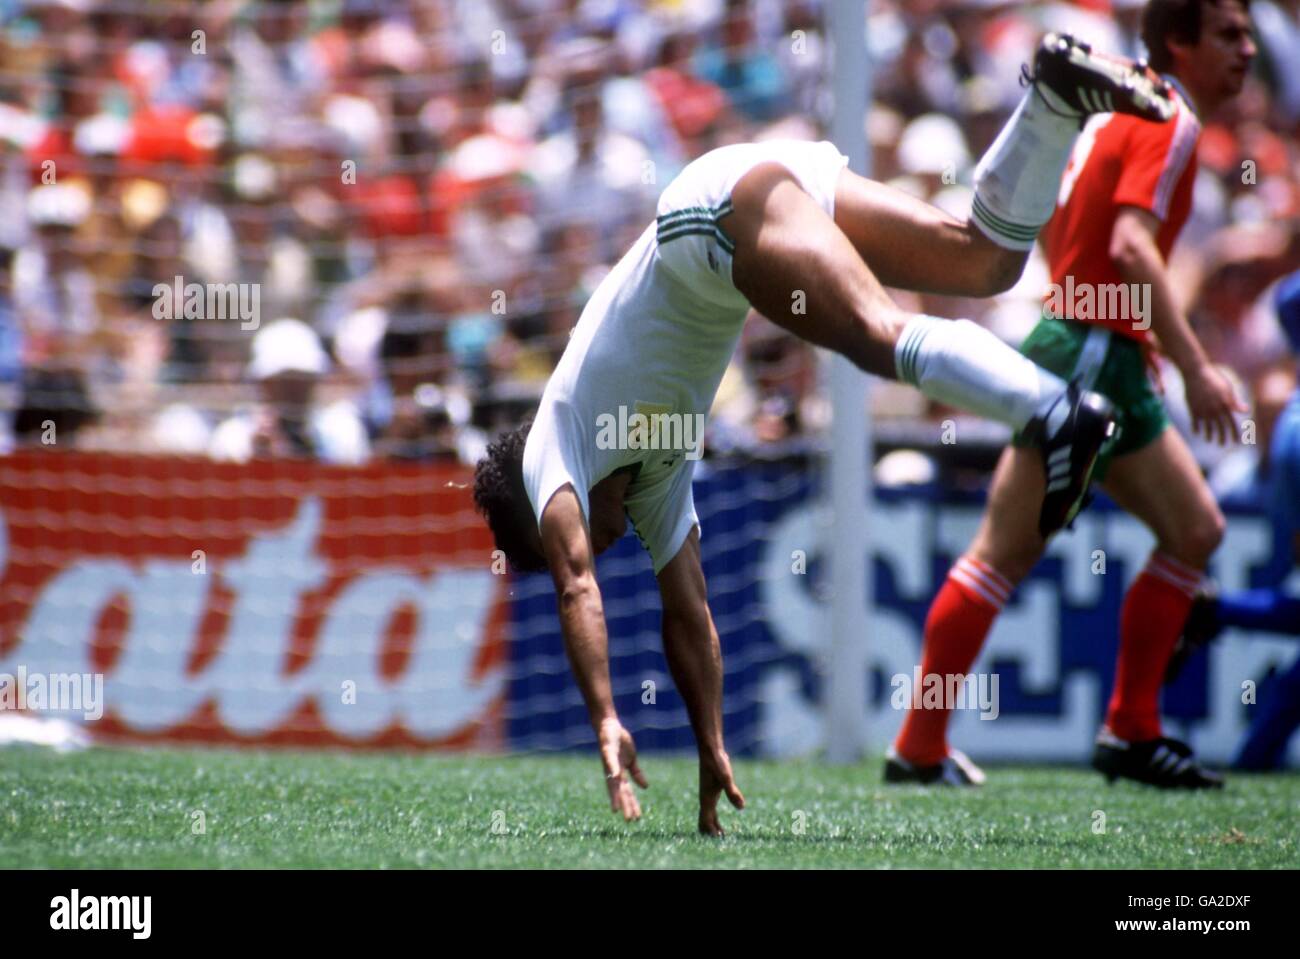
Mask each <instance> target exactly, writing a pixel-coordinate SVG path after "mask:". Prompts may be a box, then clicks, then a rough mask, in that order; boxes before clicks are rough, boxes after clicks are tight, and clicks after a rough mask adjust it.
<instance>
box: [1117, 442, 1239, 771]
mask: <svg viewBox="0 0 1300 959" xmlns="http://www.w3.org/2000/svg"><path fill="white" fill-rule="evenodd" d="M1103 488H1104V489H1105V490H1106V491H1107V492H1108V493H1109V494H1110V495H1111V497H1112V498H1113V499H1114V500H1115V502H1116V503H1118V504H1119V505H1120V506H1121V507H1123V508H1124V509H1125V510H1127V511H1128V512H1130V513H1132V514H1133V515H1134V516H1136V517H1137V518H1138V519H1140V520H1142V522H1143V523H1145V524H1146V525H1147V526H1148V527H1149V528H1150V529H1151V531H1152V532H1153V533H1154V534H1155V536H1156V546H1155V549H1154V550H1153V552H1152V553H1151V557H1150V559H1149V560H1148V562H1147V565H1146V567H1145V568H1144V569H1143V570H1142V572H1141V573H1140V574H1139V575H1138V577H1137V578H1136V579H1135V580H1134V581H1133V584H1132V585H1131V586H1130V587H1129V590H1128V592H1127V593H1126V594H1125V597H1124V604H1123V606H1122V607H1121V610H1120V643H1119V660H1118V663H1117V664H1116V670H1115V687H1114V690H1113V692H1112V695H1111V700H1110V705H1109V707H1108V709H1107V712H1106V723H1105V727H1104V728H1103V730H1102V733H1101V735H1100V736H1099V737H1098V748H1097V752H1096V754H1095V756H1094V765H1096V766H1097V767H1098V768H1099V769H1101V770H1102V771H1103V772H1105V773H1106V774H1107V775H1108V776H1110V777H1111V778H1114V777H1115V776H1126V777H1129V778H1135V779H1140V780H1142V781H1144V782H1150V783H1152V784H1154V785H1163V786H1190V787H1201V786H1216V785H1221V784H1222V781H1221V780H1219V779H1218V778H1217V777H1215V776H1214V775H1213V774H1210V773H1206V772H1204V771H1203V770H1201V769H1200V768H1199V767H1198V766H1197V764H1196V762H1195V760H1194V759H1193V758H1192V756H1191V751H1190V750H1189V749H1187V747H1186V746H1185V745H1183V744H1181V743H1177V742H1175V741H1173V740H1169V739H1167V738H1165V737H1163V736H1162V735H1161V728H1160V710H1159V693H1160V686H1161V684H1162V682H1163V679H1164V675H1165V667H1166V665H1167V664H1168V661H1169V657H1170V654H1171V653H1172V651H1173V648H1174V643H1175V642H1176V641H1177V639H1178V636H1179V634H1180V633H1181V632H1182V629H1183V624H1184V622H1185V621H1186V619H1187V614H1188V611H1189V609H1190V608H1191V605H1192V598H1193V597H1194V596H1195V594H1196V590H1197V586H1198V585H1199V584H1200V581H1201V578H1202V577H1203V575H1204V573H1205V568H1206V565H1207V564H1208V563H1209V560H1210V556H1211V555H1212V554H1213V553H1214V550H1215V549H1216V548H1217V547H1218V545H1219V542H1220V540H1222V538H1223V529H1224V519H1223V514H1222V513H1221V512H1220V510H1219V507H1218V504H1217V503H1216V502H1215V501H1214V495H1213V494H1212V493H1211V492H1210V488H1209V486H1208V485H1207V484H1206V482H1205V479H1204V478H1203V477H1202V475H1201V471H1200V468H1199V467H1198V466H1197V465H1196V460H1195V459H1194V458H1193V456H1192V453H1191V451H1190V450H1189V449H1188V448H1187V444H1186V443H1185V442H1184V441H1183V439H1182V437H1181V436H1179V435H1178V433H1177V432H1176V431H1175V430H1173V429H1168V428H1166V429H1165V430H1164V431H1163V432H1161V433H1160V435H1159V436H1158V437H1157V438H1156V439H1155V440H1154V441H1152V442H1150V443H1148V444H1146V445H1145V446H1143V447H1142V448H1141V449H1139V450H1137V451H1135V452H1132V453H1128V454H1126V455H1122V456H1117V457H1116V458H1115V459H1114V461H1113V462H1112V464H1111V467H1110V471H1109V472H1108V474H1107V476H1106V479H1105V481H1104V483H1103Z"/></svg>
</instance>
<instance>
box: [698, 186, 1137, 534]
mask: <svg viewBox="0 0 1300 959" xmlns="http://www.w3.org/2000/svg"><path fill="white" fill-rule="evenodd" d="M730 199H731V209H732V212H730V213H729V214H727V215H726V216H724V217H722V218H721V219H720V220H718V226H719V227H720V228H721V229H722V230H724V231H725V232H726V233H727V234H728V235H729V236H730V239H731V241H732V243H733V244H734V252H733V254H732V277H731V278H732V282H733V283H734V284H735V286H736V289H738V290H739V291H740V292H741V293H743V294H744V295H745V297H746V298H747V299H748V300H749V302H750V303H751V304H752V305H753V306H754V308H755V309H757V310H758V311H759V312H760V313H762V314H763V315H765V316H767V317H768V318H769V319H770V320H772V321H773V322H775V323H778V324H780V325H782V326H784V327H785V328H786V329H788V330H790V331H791V332H793V333H795V334H796V335H797V336H800V337H802V338H803V339H805V340H808V341H809V342H811V343H814V344H816V345H818V346H824V347H827V348H829V349H833V350H835V351H837V352H839V353H842V354H843V355H844V356H846V357H848V358H849V359H850V360H852V361H853V362H854V363H856V364H857V365H858V366H860V367H861V368H862V369H864V370H866V371H868V372H871V373H875V374H877V375H879V376H883V377H886V378H889V379H894V378H897V379H900V380H902V381H903V382H906V383H909V384H911V385H913V386H915V387H917V388H918V389H920V390H921V391H922V392H923V393H925V394H926V395H927V396H929V397H931V398H933V399H936V400H938V401H940V402H942V403H946V404H948V405H951V406H956V407H959V408H962V409H966V410H970V411H972V412H975V413H979V414H980V415H982V416H987V417H989V418H990V419H994V420H998V421H999V422H1002V423H1006V424H1008V425H1010V426H1011V427H1013V428H1014V429H1016V430H1020V431H1024V432H1025V433H1026V434H1027V435H1029V436H1031V437H1033V438H1034V439H1035V442H1036V444H1037V445H1038V447H1039V454H1040V457H1041V458H1042V460H1043V463H1044V466H1043V467H1042V468H1045V469H1046V470H1047V471H1048V472H1050V473H1051V474H1052V482H1051V483H1049V485H1048V486H1047V488H1046V489H1047V492H1046V493H1045V494H1044V496H1043V499H1042V504H1043V505H1042V509H1041V510H1040V515H1039V522H1040V524H1041V528H1042V529H1044V530H1045V531H1046V532H1051V531H1055V530H1056V529H1059V528H1060V527H1061V526H1063V525H1064V524H1065V523H1067V522H1068V521H1069V520H1070V519H1072V518H1073V515H1074V512H1075V511H1076V510H1077V509H1078V507H1079V504H1080V501H1081V500H1082V497H1083V495H1084V492H1085V491H1086V489H1087V484H1088V480H1089V478H1090V477H1091V474H1092V465H1093V463H1094V461H1095V459H1096V454H1097V451H1098V449H1099V448H1100V447H1101V444H1102V443H1103V442H1104V440H1105V439H1106V438H1107V437H1108V436H1109V435H1110V433H1111V431H1112V429H1113V422H1112V420H1111V409H1110V405H1109V403H1108V402H1107V401H1106V400H1104V399H1103V398H1102V397H1100V396H1097V395H1096V394H1092V393H1084V392H1080V391H1079V390H1078V389H1076V388H1075V387H1073V386H1069V387H1067V385H1066V383H1065V382H1064V381H1063V380H1062V379H1061V378H1060V377H1058V376H1056V375H1055V374H1053V373H1049V372H1047V371H1046V370H1043V369H1041V368H1040V367H1038V366H1037V365H1035V364H1034V363H1033V362H1032V361H1030V360H1028V359H1027V358H1025V357H1024V356H1022V355H1021V354H1020V353H1018V352H1016V351H1015V350H1013V349H1012V348H1011V347H1009V346H1007V345H1006V344H1005V343H1003V342H1002V341H1001V340H999V339H998V338H997V337H996V336H994V335H993V334H992V333H990V332H989V331H987V330H985V329H983V328H981V327H979V326H977V325H976V324H974V323H971V322H970V321H968V320H958V321H949V320H940V319H936V318H935V317H929V316H919V315H915V314H910V313H907V312H906V311H904V310H902V309H900V308H899V307H898V306H897V304H895V303H894V302H893V300H891V299H890V298H889V295H888V294H887V293H886V292H885V290H884V288H883V287H882V286H881V284H880V281H879V280H878V279H877V278H876V277H875V276H874V274H873V273H872V271H871V270H870V269H869V268H868V266H867V264H866V263H864V262H863V260H862V258H861V257H860V256H859V255H858V253H857V250H856V249H855V248H854V246H853V244H852V243H851V242H850V241H849V239H848V237H846V236H845V235H844V233H843V231H841V230H840V229H839V227H838V226H836V224H835V222H834V221H833V220H832V219H831V218H830V217H829V216H828V215H827V214H826V212H825V211H824V210H823V209H822V208H821V207H820V206H819V205H818V204H817V203H816V202H815V201H814V200H813V199H812V197H810V196H809V195H808V194H807V193H805V192H804V191H803V190H802V189H801V188H800V187H799V185H798V183H797V181H796V180H795V179H794V177H793V176H792V175H791V173H790V172H789V171H788V170H787V169H786V168H785V167H784V166H782V165H780V164H777V163H764V164H759V165H758V166H756V167H754V168H753V169H751V170H749V171H748V172H747V173H746V174H745V175H744V176H742V177H741V178H740V180H739V181H738V182H737V183H736V185H735V187H734V188H733V189H732V192H731V198H730Z"/></svg>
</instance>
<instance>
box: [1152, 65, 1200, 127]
mask: <svg viewBox="0 0 1300 959" xmlns="http://www.w3.org/2000/svg"><path fill="white" fill-rule="evenodd" d="M1161 77H1162V78H1163V79H1164V81H1165V82H1166V83H1168V84H1169V85H1170V86H1171V87H1173V88H1174V89H1175V90H1177V91H1178V95H1179V96H1180V97H1182V98H1183V102H1184V103H1186V104H1187V106H1188V107H1189V108H1190V109H1191V111H1192V112H1193V113H1195V114H1196V117H1197V119H1200V116H1201V114H1200V112H1199V111H1198V110H1197V109H1196V101H1195V100H1193V99H1192V95H1191V94H1190V93H1188V92H1187V88H1186V87H1185V86H1183V84H1182V82H1181V81H1180V80H1179V79H1178V78H1177V77H1176V76H1174V75H1173V74H1172V73H1163V74H1161Z"/></svg>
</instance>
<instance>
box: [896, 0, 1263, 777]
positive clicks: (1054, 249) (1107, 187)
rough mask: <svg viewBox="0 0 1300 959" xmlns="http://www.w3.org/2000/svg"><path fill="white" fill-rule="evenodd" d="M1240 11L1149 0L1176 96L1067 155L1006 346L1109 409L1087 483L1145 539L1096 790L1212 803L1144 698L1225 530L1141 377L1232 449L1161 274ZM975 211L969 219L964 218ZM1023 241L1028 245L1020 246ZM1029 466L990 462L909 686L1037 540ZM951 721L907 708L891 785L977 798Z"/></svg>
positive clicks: (1160, 64) (1241, 37) (1241, 54)
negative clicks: (1110, 786) (925, 786)
mask: <svg viewBox="0 0 1300 959" xmlns="http://www.w3.org/2000/svg"><path fill="white" fill-rule="evenodd" d="M1248 2H1249V0H1151V2H1150V3H1149V4H1148V6H1147V8H1146V10H1145V11H1144V15H1143V39H1144V41H1145V43H1146V46H1147V48H1148V50H1149V54H1150V64H1151V66H1152V68H1153V69H1155V70H1157V71H1159V72H1160V73H1162V74H1164V75H1165V78H1166V79H1167V80H1168V81H1169V82H1170V84H1171V85H1172V86H1173V87H1174V88H1175V89H1176V90H1177V91H1178V100H1179V109H1178V114H1177V116H1176V117H1175V119H1174V120H1173V122H1170V123H1163V124H1161V123H1151V122H1148V121H1146V120H1142V119H1139V118H1137V117H1133V116H1127V115H1121V114H1118V113H1111V114H1100V115H1097V116H1095V117H1093V118H1092V119H1091V120H1090V121H1089V122H1088V125H1087V126H1086V128H1085V129H1084V132H1083V133H1082V134H1081V135H1080V137H1079V140H1078V141H1077V143H1076V144H1075V148H1074V152H1073V155H1072V157H1071V162H1070V164H1069V166H1068V167H1067V169H1066V172H1065V175H1064V177H1063V179H1062V183H1061V191H1060V195H1059V197H1058V202H1057V209H1056V212H1055V214H1054V216H1053V218H1052V219H1051V221H1050V222H1049V223H1048V225H1047V227H1046V228H1045V229H1044V231H1043V233H1042V239H1043V245H1044V249H1045V251H1046V254H1047V259H1048V263H1049V265H1050V268H1051V276H1052V288H1051V292H1050V293H1049V295H1048V297H1047V301H1046V303H1045V309H1044V318H1043V319H1042V321H1041V322H1040V323H1039V324H1038V326H1037V327H1035V329H1034V330H1033V332H1032V333H1031V334H1030V335H1029V337H1028V338H1027V339H1026V340H1025V343H1024V344H1023V346H1022V347H1021V349H1022V352H1024V353H1025V355H1027V356H1028V357H1030V358H1031V359H1033V360H1034V361H1035V362H1036V363H1038V364H1039V365H1040V366H1042V367H1044V368H1046V369H1049V370H1051V371H1052V372H1054V373H1056V374H1057V375H1059V376H1062V377H1064V378H1067V379H1075V380H1078V381H1080V384H1081V385H1082V386H1083V387H1084V388H1087V389H1091V390H1095V391H1096V392H1098V393H1100V394H1102V395H1103V396H1105V397H1107V398H1108V399H1110V400H1111V401H1112V402H1113V403H1114V404H1115V407H1116V409H1117V411H1118V416H1117V418H1118V423H1119V426H1120V431H1119V433H1118V435H1117V437H1116V438H1115V439H1114V440H1113V441H1112V442H1111V443H1110V445H1109V447H1103V449H1102V453H1101V456H1100V457H1099V458H1098V463H1097V468H1096V470H1095V471H1094V474H1093V475H1094V478H1096V479H1097V480H1098V481H1099V482H1101V484H1102V486H1103V488H1104V489H1105V490H1106V491H1107V493H1108V494H1109V495H1110V496H1111V497H1112V498H1113V499H1114V500H1115V502H1116V503H1118V504H1119V505H1120V506H1121V507H1123V508H1124V509H1125V510H1127V511H1128V512H1130V513H1131V514H1133V515H1134V516H1136V517H1137V518H1138V519H1140V520H1142V522H1143V523H1144V524H1146V526H1147V527H1148V528H1149V529H1150V530H1151V531H1152V532H1153V533H1154V534H1155V536H1156V546H1155V550H1154V551H1153V552H1152V554H1151V557H1150V559H1149V561H1148V562H1147V565H1146V567H1145V569H1143V570H1142V572H1141V573H1140V575H1138V577H1137V578H1136V580H1134V582H1133V584H1132V586H1131V587H1130V588H1129V590H1128V592H1127V594H1126V595H1125V598H1124V603H1123V606H1122V608H1121V611H1120V648H1119V661H1118V663H1117V666H1116V675H1115V683H1114V690H1113V694H1112V696H1111V700H1110V704H1109V707H1108V709H1107V712H1106V718H1105V723H1104V725H1103V726H1102V729H1101V731H1100V733H1099V734H1098V737H1097V743H1096V747H1095V751H1094V754H1093V765H1094V767H1096V768H1097V769H1098V770H1100V771H1101V772H1102V773H1104V774H1105V775H1106V777H1107V778H1108V779H1110V780H1114V779H1115V778H1118V777H1124V778H1128V779H1134V780H1137V781H1139V782H1145V783H1149V784H1152V785H1156V786H1160V787H1165V788H1213V787H1218V786H1222V784H1223V781H1222V779H1221V778H1220V777H1219V776H1217V775H1216V774H1214V773H1212V772H1209V771H1208V770H1205V769H1203V768H1202V767H1201V766H1200V765H1199V763H1198V762H1197V761H1196V759H1195V757H1194V756H1193V755H1192V751H1191V749H1190V748H1189V747H1188V746H1187V745H1186V744H1185V743H1181V742H1178V741H1177V740H1174V739H1171V738H1169V737H1166V736H1164V735H1163V734H1162V730H1161V725H1160V714H1159V702H1158V693H1159V690H1160V686H1161V680H1162V677H1163V675H1164V672H1165V665H1166V663H1167V661H1168V660H1169V657H1170V654H1171V652H1172V650H1173V648H1174V644H1175V642H1176V641H1177V639H1178V636H1179V633H1180V632H1181V630H1182V626H1183V622H1184V621H1185V620H1186V618H1187V614H1188V610H1189V608H1190V606H1191V602H1192V597H1193V596H1194V595H1195V592H1196V588H1197V585H1198V584H1199V582H1200V580H1201V578H1202V575H1203V573H1204V571H1205V568H1206V565H1207V563H1208V562H1209V559H1210V556H1211V554H1212V553H1213V552H1214V550H1215V548H1216V547H1217V546H1218V544H1219V541H1220V539H1221V538H1222V536H1223V527H1224V519H1223V515H1222V514H1221V513H1220V511H1219V508H1218V506H1217V504H1216V503H1215V501H1214V497H1213V496H1212V495H1211V493H1210V489H1209V487H1208V486H1207V484H1206V482H1205V480H1204V478H1203V476H1202V475H1201V472H1200V470H1199V468H1198V467H1197V464H1196V461H1195V459H1193V457H1192V454H1191V452H1190V451H1189V450H1188V447H1187V444H1186V443H1185V442H1184V441H1183V440H1182V438H1181V437H1180V436H1179V435H1178V433H1177V432H1176V431H1175V430H1172V429H1169V428H1168V426H1169V421H1168V418H1167V416H1166V414H1165V410H1164V405H1163V404H1162V402H1161V401H1160V398H1159V397H1158V396H1157V395H1156V392H1155V390H1154V389H1153V388H1152V385H1151V381H1150V379H1149V376H1148V374H1147V370H1146V366H1147V364H1146V362H1145V361H1146V360H1147V359H1148V358H1149V352H1148V351H1149V350H1151V349H1153V348H1155V347H1156V346H1157V343H1158V347H1159V349H1161V350H1162V351H1163V352H1164V353H1165V354H1166V355H1167V356H1168V357H1169V358H1170V359H1171V360H1172V361H1173V363H1174V364H1175V365H1176V366H1177V367H1178V368H1179V370H1180V371H1181V373H1182V376H1183V381H1184V383H1185V386H1186V393H1187V405H1188V407H1189V409H1190V411H1191V414H1192V419H1193V424H1194V427H1195V428H1196V430H1197V431H1198V432H1203V433H1204V434H1205V435H1206V436H1209V437H1213V438H1215V439H1216V440H1218V441H1220V442H1225V443H1226V442H1231V441H1232V439H1233V438H1234V436H1235V430H1236V424H1235V422H1234V419H1233V414H1234V412H1244V409H1243V408H1242V407H1241V406H1240V404H1239V402H1238V400H1237V399H1236V397H1235V395H1234V393H1233V390H1232V387H1231V386H1230V384H1229V382H1228V380H1227V379H1226V378H1225V377H1224V376H1223V374H1222V373H1221V372H1220V371H1219V370H1217V369H1216V368H1215V367H1214V365H1213V364H1211V363H1210V361H1209V359H1208V358H1207V356H1206V354H1205V351H1204V350H1203V349H1202V347H1201V345H1200V343H1199V342H1198V341H1197V339H1196V336H1195V334H1194V333H1193V332H1192V330H1191V328H1190V326H1189V325H1188V322H1187V318H1186V316H1184V315H1183V313H1182V311H1181V310H1180V308H1179V306H1178V303H1177V300H1176V298H1175V296H1174V290H1173V286H1172V283H1171V280H1170V278H1169V274H1168V272H1167V270H1166V261H1167V258H1168V256H1169V252H1170V250H1171V248H1172V247H1173V244H1174V241H1175V240H1176V239H1177V236H1178V233H1179V231H1180V230H1181V229H1182V227H1183V224H1184V223H1185V222H1186V220H1187V216H1188V213H1189V211H1190V209H1191V203H1192V186H1193V182H1194V179H1195V175H1196V146H1197V140H1198V138H1199V135H1200V130H1201V121H1202V118H1205V117H1209V116H1211V115H1212V114H1213V113H1214V112H1215V111H1216V110H1217V109H1218V108H1219V107H1220V106H1221V105H1222V104H1224V103H1225V102H1227V101H1228V100H1230V99H1232V98H1233V97H1234V96H1236V94H1237V93H1239V92H1240V90H1241V87H1242V84H1243V82H1244V80H1245V77H1246V72H1247V70H1248V69H1249V67H1250V63H1251V60H1252V58H1253V57H1254V55H1255V45H1254V42H1253V41H1252V39H1251V35H1250V18H1249V14H1248V9H1247V7H1248ZM976 212H977V213H978V210H977V211H976ZM1030 242H1032V241H1030ZM1044 482H1046V484H1047V485H1046V488H1047V489H1048V490H1050V489H1051V488H1052V485H1053V483H1055V482H1059V479H1058V478H1056V477H1054V476H1053V475H1052V474H1051V472H1050V464H1049V473H1048V475H1047V477H1046V480H1044V474H1043V470H1042V467H1041V465H1040V461H1039V460H1036V459H1034V458H1032V457H1031V455H1030V451H1029V450H1027V449H1026V448H1024V447H1023V446H1022V445H1020V443H1019V442H1017V443H1016V444H1015V445H1013V446H1012V447H1011V448H1008V449H1007V450H1006V451H1005V452H1004V453H1003V456H1002V459H1001V462H1000V463H999V465H998V469H997V472H996V473H995V474H994V479H993V485H992V488H991V490H990V492H989V499H988V506H987V508H986V510H985V513H984V517H983V522H982V523H981V525H980V528H979V531H978V533H977V534H976V536H975V540H974V542H973V543H972V544H971V546H970V548H969V549H968V550H967V552H966V554H965V555H964V556H962V557H961V558H960V559H958V560H957V562H956V563H955V564H954V565H953V567H952V569H951V570H950V571H949V574H948V577H947V579H946V580H945V582H944V584H943V586H942V587H941V588H940V590H939V592H938V594H937V595H936V597H935V599H934V602H933V603H932V605H931V606H930V612H929V616H928V617H927V619H926V624H925V638H924V645H923V649H922V663H921V671H922V673H923V675H925V676H929V675H931V674H937V675H939V676H951V675H954V674H965V673H968V672H969V670H970V668H971V666H972V664H973V663H974V662H975V659H976V657H977V656H978V654H979V651H980V648H981V646H982V645H983V643H984V639H985V637H986V636H987V634H988V632H989V629H990V628H991V627H992V625H993V621H994V619H995V618H996V617H997V614H998V612H999V610H1000V609H1001V608H1002V605H1003V603H1005V602H1006V600H1007V599H1008V597H1009V596H1010V594H1011V592H1012V590H1013V589H1014V588H1015V586H1016V584H1017V583H1019V582H1020V581H1021V580H1022V579H1023V578H1024V577H1025V576H1026V575H1027V574H1028V573H1029V571H1030V570H1031V569H1032V568H1033V567H1034V565H1035V564H1036V563H1037V562H1038V560H1039V559H1040V558H1041V557H1042V555H1043V550H1044V548H1045V546H1046V536H1048V535H1050V533H1051V531H1050V530H1044V529H1042V528H1041V527H1040V525H1039V524H1038V522H1037V521H1036V519H1035V517H1034V516H1033V515H1032V514H1031V513H1029V512H1027V511H1026V510H1025V509H1024V504H1025V503H1027V502H1034V501H1035V499H1036V498H1037V497H1039V496H1041V495H1042V492H1043V489H1044ZM949 718H950V713H949V712H948V711H947V710H943V709H913V710H909V711H908V712H907V715H906V718H905V720H904V722H903V726H902V729H901V730H900V731H899V734H898V737H897V739H896V740H895V741H894V744H893V747H892V748H891V750H890V753H889V756H888V758H887V759H886V763H885V777H886V779H887V780H888V781H891V782H923V783H928V782H939V783H953V784H958V785H966V784H978V783H980V782H982V781H983V778H984V776H983V773H982V772H981V771H980V770H979V769H978V767H976V766H975V765H974V764H972V763H971V762H970V760H969V759H967V758H966V757H965V756H964V755H962V754H961V753H960V752H958V751H957V750H955V749H951V748H950V747H949V745H948V743H947V727H948V720H949Z"/></svg>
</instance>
